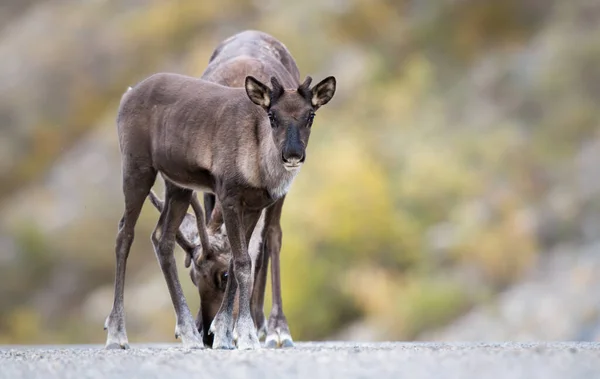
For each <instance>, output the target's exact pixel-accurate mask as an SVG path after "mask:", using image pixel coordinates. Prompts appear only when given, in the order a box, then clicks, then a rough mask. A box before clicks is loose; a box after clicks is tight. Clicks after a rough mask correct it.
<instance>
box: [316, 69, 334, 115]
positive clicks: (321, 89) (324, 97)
mask: <svg viewBox="0 0 600 379" xmlns="http://www.w3.org/2000/svg"><path fill="white" fill-rule="evenodd" d="M335 85H336V83H335V78H334V77H333V76H329V77H327V78H325V79H323V80H322V81H321V82H320V83H319V84H317V85H316V86H314V87H313V89H312V90H311V93H312V96H311V101H310V102H311V103H312V106H313V107H315V109H318V108H320V107H322V106H323V105H325V104H327V103H328V102H329V100H331V98H332V97H333V94H335Z"/></svg>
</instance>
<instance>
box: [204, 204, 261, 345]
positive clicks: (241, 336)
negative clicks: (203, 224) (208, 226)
mask: <svg viewBox="0 0 600 379" xmlns="http://www.w3.org/2000/svg"><path fill="white" fill-rule="evenodd" d="M228 200H229V199H225V200H223V202H222V209H223V218H224V221H225V227H226V228H227V236H228V238H229V244H230V246H231V251H232V261H233V273H234V278H235V281H236V282H237V286H238V293H239V297H238V301H239V307H238V308H239V312H238V319H237V322H236V328H235V329H236V332H237V335H238V340H237V347H238V349H242V350H246V349H258V348H260V343H259V341H258V336H257V334H256V329H255V327H254V321H253V320H252V313H251V310H250V295H251V293H250V291H251V289H252V282H253V278H252V275H251V272H252V270H251V269H252V262H251V260H250V255H249V254H248V241H249V240H250V236H251V234H252V230H254V227H255V226H256V222H257V221H258V218H259V216H260V212H256V211H252V212H248V213H247V214H246V215H244V214H243V213H242V212H243V209H242V207H241V206H240V203H239V201H235V202H234V201H231V200H229V201H228ZM244 216H246V217H244ZM244 221H245V222H244ZM228 285H229V283H228ZM223 305H225V304H222V306H221V309H219V312H218V313H217V315H216V316H215V320H213V326H211V330H213V332H214V334H215V342H216V341H219V340H220V339H224V340H227V339H228V338H229V337H228V333H230V332H232V330H231V329H229V326H230V325H231V323H230V322H229V323H228V324H229V325H223V324H222V323H221V320H223V321H230V320H231V319H232V313H233V307H223ZM229 308H230V309H229ZM213 346H214V342H213ZM217 348H218V346H217Z"/></svg>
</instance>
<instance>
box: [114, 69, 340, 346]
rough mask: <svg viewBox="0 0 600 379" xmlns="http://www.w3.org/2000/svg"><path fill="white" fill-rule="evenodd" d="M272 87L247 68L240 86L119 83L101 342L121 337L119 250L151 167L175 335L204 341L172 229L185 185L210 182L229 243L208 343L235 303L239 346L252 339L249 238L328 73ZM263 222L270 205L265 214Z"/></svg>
mask: <svg viewBox="0 0 600 379" xmlns="http://www.w3.org/2000/svg"><path fill="white" fill-rule="evenodd" d="M310 83H311V79H310V77H307V79H306V80H305V81H304V82H303V83H302V84H300V85H298V86H297V87H289V86H286V87H284V85H282V84H281V83H280V82H279V80H278V79H277V77H276V76H272V77H271V87H269V86H267V85H265V84H264V83H262V82H261V81H260V80H257V79H256V78H254V77H253V76H247V77H246V78H245V83H244V84H245V85H244V88H232V87H225V86H222V85H219V84H216V83H212V82H209V81H206V80H203V79H197V78H192V77H188V76H184V75H178V74H171V73H159V74H155V75H152V76H151V77H149V78H147V79H145V80H143V81H142V82H140V83H138V84H137V85H136V86H134V87H133V88H132V89H130V90H128V92H126V93H125V94H124V95H123V97H122V99H121V103H120V106H119V112H118V117H117V130H118V137H119V146H120V150H121V155H122V174H123V193H124V197H125V211H124V213H123V216H122V218H121V220H120V222H119V230H118V233H117V239H116V249H115V251H116V275H115V294H114V304H113V308H112V310H111V313H110V314H109V316H108V318H107V320H106V323H105V327H106V328H107V329H108V337H107V342H106V346H107V347H108V348H111V347H121V348H124V347H127V334H126V331H125V317H124V303H123V288H124V282H125V268H126V262H127V256H128V255H129V250H130V247H131V244H132V243H133V240H134V229H135V224H136V222H137V219H138V217H139V214H140V211H141V208H142V206H143V203H144V200H145V198H146V196H147V195H148V194H149V191H150V189H151V187H152V185H153V184H154V181H155V180H156V176H157V175H158V173H160V174H161V176H162V177H163V179H164V180H165V203H164V208H163V210H162V212H161V214H160V217H159V221H158V223H157V226H156V228H155V230H154V232H153V233H152V244H153V246H154V250H155V253H156V255H157V258H158V261H159V264H160V267H161V269H162V271H163V274H164V277H165V281H166V283H167V287H168V289H169V294H170V296H171V300H172V302H173V306H174V309H175V313H176V318H177V322H176V328H175V335H176V337H179V338H181V340H182V342H183V344H184V345H185V346H187V347H197V348H200V347H202V341H201V340H200V335H199V332H198V329H197V328H196V325H195V324H194V320H193V318H192V315H191V312H190V310H189V308H188V306H187V303H186V300H185V298H184V296H183V292H182V289H181V284H180V282H179V278H178V276H177V268H176V264H175V259H174V256H173V248H174V243H175V238H176V233H177V230H178V228H179V226H180V225H181V222H182V221H183V219H184V217H185V214H186V210H187V208H188V206H189V204H190V201H191V200H192V194H193V191H194V190H196V191H202V192H210V193H214V194H215V195H216V198H217V199H218V200H219V203H220V206H221V210H222V215H223V221H224V224H225V227H226V229H227V231H228V233H227V237H228V240H229V244H230V246H231V250H232V259H231V260H230V261H229V270H228V272H230V273H233V278H234V279H235V280H227V284H226V286H225V287H226V288H225V296H224V298H223V302H222V304H221V307H220V308H219V310H218V312H217V314H216V316H215V317H214V319H213V321H212V323H211V326H210V329H209V331H210V332H212V333H213V334H214V341H213V348H225V349H230V348H233V347H234V346H233V328H234V319H233V306H234V298H235V294H236V291H238V289H239V313H238V317H237V320H236V321H235V322H236V324H235V327H236V329H237V332H238V343H237V345H238V348H240V349H253V348H258V347H259V346H260V345H259V342H258V338H257V333H256V328H255V327H254V322H253V320H252V315H251V309H250V296H251V293H250V291H251V290H252V288H253V283H252V282H253V279H254V278H253V277H252V275H251V259H250V256H249V254H248V243H249V240H250V237H251V234H252V232H253V231H254V227H255V225H256V223H257V221H258V219H259V217H260V215H261V213H262V211H263V210H264V209H267V213H269V212H268V210H269V209H272V208H271V207H272V206H273V204H275V203H276V202H277V201H278V200H281V199H282V198H283V197H284V196H285V194H286V193H287V191H288V190H289V187H290V185H291V184H292V181H293V180H294V178H295V176H296V175H297V173H298V172H299V169H300V167H301V165H302V163H303V162H304V159H305V156H306V155H305V148H306V146H307V144H308V139H309V135H310V128H311V125H312V122H313V118H314V115H315V112H316V111H317V109H319V108H320V107H321V106H323V105H325V104H327V103H328V102H329V101H330V100H331V98H332V97H333V95H334V93H335V87H336V83H335V78H334V77H332V76H330V77H327V78H326V79H324V80H323V81H321V82H320V83H318V84H317V85H315V86H314V87H310ZM266 222H268V214H267V217H266Z"/></svg>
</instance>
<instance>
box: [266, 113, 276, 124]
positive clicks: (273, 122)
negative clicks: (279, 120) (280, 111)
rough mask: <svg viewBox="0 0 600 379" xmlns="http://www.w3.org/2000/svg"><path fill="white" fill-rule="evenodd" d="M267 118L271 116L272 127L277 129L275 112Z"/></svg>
mask: <svg viewBox="0 0 600 379" xmlns="http://www.w3.org/2000/svg"><path fill="white" fill-rule="evenodd" d="M267 116H269V121H270V122H271V126H272V127H276V126H277V125H276V124H275V115H274V114H273V112H269V113H268V114H267Z"/></svg>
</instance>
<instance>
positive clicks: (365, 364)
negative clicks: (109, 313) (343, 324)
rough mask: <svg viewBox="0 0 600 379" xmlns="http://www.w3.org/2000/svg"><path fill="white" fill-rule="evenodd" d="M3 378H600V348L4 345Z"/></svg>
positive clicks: (519, 345) (542, 345)
mask: <svg viewBox="0 0 600 379" xmlns="http://www.w3.org/2000/svg"><path fill="white" fill-rule="evenodd" d="M0 378H11V379H16V378H44V379H49V378H60V379H68V378H78V379H79V378H166V379H178V378H186V379H191V378H310V379H320V378H378V379H379V378H411V379H418V378H428V379H429V378H432V379H433V378H436V379H439V378H461V379H468V378H486V379H494V378H524V379H533V378H540V379H541V378H543V379H551V378H561V379H565V378H586V379H587V378H600V343H497V344H493V343H481V344H477V343H347V342H340V343H299V344H297V346H296V347H295V348H293V349H285V350H267V349H262V350H257V351H213V350H186V349H184V348H182V347H180V346H178V345H135V344H134V345H132V349H130V350H128V351H114V350H113V351H106V350H103V349H102V346H99V345H81V346H76V345H71V346H43V347H27V346H0Z"/></svg>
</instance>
